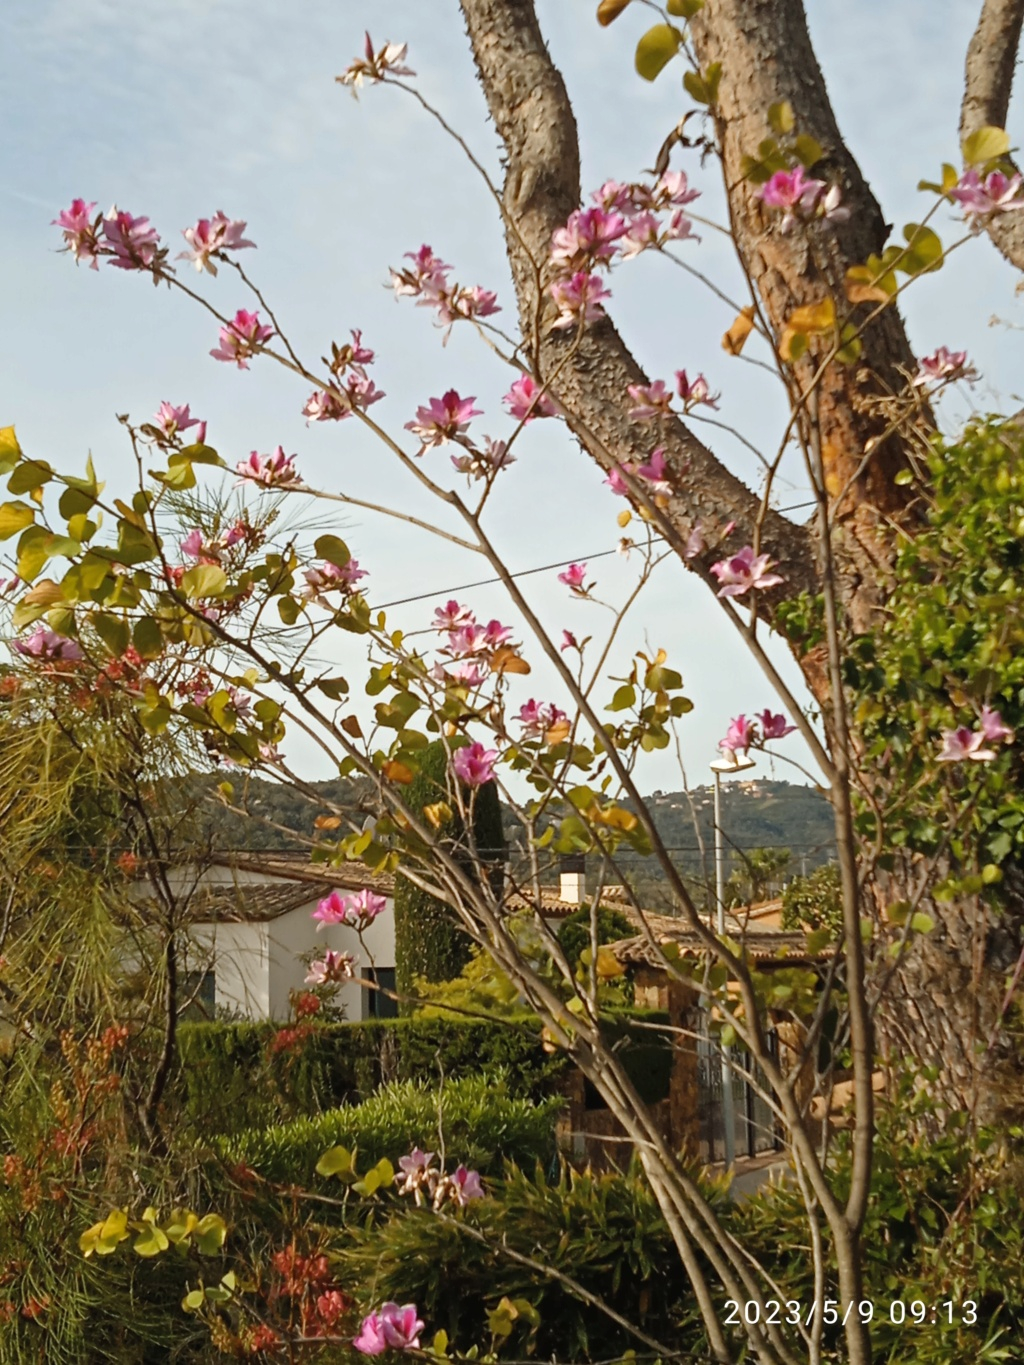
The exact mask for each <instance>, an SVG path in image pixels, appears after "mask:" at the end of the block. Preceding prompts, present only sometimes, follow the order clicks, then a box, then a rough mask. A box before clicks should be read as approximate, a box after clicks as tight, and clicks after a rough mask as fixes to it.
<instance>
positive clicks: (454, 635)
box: [448, 621, 487, 658]
mask: <svg viewBox="0 0 1024 1365" xmlns="http://www.w3.org/2000/svg"><path fill="white" fill-rule="evenodd" d="M486 649H487V632H486V630H485V629H484V627H483V626H480V625H478V624H477V623H476V622H475V621H468V622H467V623H466V624H465V625H462V626H457V627H456V628H455V630H453V631H452V632H451V634H450V635H449V636H448V652H449V654H451V655H452V656H453V657H454V658H464V657H465V656H466V655H471V654H482V653H483V652H484V651H485V650H486Z"/></svg>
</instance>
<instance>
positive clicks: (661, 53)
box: [635, 24, 679, 81]
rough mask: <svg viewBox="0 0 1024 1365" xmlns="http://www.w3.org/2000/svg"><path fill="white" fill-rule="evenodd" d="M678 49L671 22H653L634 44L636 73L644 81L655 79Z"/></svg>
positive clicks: (677, 40) (677, 41)
mask: <svg viewBox="0 0 1024 1365" xmlns="http://www.w3.org/2000/svg"><path fill="white" fill-rule="evenodd" d="M678 51H679V33H678V31H677V30H676V29H674V28H673V27H672V25H671V24H655V25H654V27H653V28H649V29H648V30H647V32H646V33H645V34H644V35H643V37H642V38H641V39H640V41H639V42H638V43H637V45H636V58H635V64H636V69H637V74H638V75H640V76H642V77H643V78H644V80H645V81H653V80H657V78H658V76H660V75H661V73H662V71H664V69H665V67H666V66H667V65H668V64H669V62H670V61H671V60H672V58H673V57H674V56H675V55H676V53H677V52H678Z"/></svg>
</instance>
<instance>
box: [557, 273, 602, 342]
mask: <svg viewBox="0 0 1024 1365" xmlns="http://www.w3.org/2000/svg"><path fill="white" fill-rule="evenodd" d="M551 297H552V298H553V299H554V301H555V303H556V304H557V305H558V318H557V320H556V321H555V322H554V323H553V324H552V326H553V327H554V329H555V330H556V331H557V330H561V329H564V328H566V327H576V326H578V325H579V324H581V323H582V324H583V325H586V324H587V323H588V322H597V320H598V319H599V318H603V317H604V315H605V314H604V306H603V303H602V300H604V299H608V298H611V293H610V291H609V290H607V289H606V288H605V287H604V285H603V284H602V283H601V280H600V277H599V276H597V275H589V274H587V272H586V271H585V270H577V272H576V273H575V275H572V276H571V277H570V278H569V279H567V280H556V281H555V283H554V284H553V285H552V286H551Z"/></svg>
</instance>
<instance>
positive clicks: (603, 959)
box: [596, 945, 626, 981]
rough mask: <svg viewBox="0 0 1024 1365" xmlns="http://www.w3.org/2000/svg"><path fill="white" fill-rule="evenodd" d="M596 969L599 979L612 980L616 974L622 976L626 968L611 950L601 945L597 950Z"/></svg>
mask: <svg viewBox="0 0 1024 1365" xmlns="http://www.w3.org/2000/svg"><path fill="white" fill-rule="evenodd" d="M596 971H597V976H598V979H599V980H601V981H613V980H614V979H615V978H616V977H617V976H623V975H624V974H625V971H626V969H625V967H623V965H622V963H621V962H620V961H619V959H618V958H617V957H616V956H615V954H614V953H613V952H612V950H611V949H610V948H606V947H604V946H603V945H602V947H600V948H598V950H597V964H596Z"/></svg>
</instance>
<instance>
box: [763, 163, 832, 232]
mask: <svg viewBox="0 0 1024 1365" xmlns="http://www.w3.org/2000/svg"><path fill="white" fill-rule="evenodd" d="M757 193H758V195H759V196H760V198H761V200H762V202H763V203H765V204H767V206H768V207H769V208H774V209H782V210H783V215H782V222H781V223H780V224H779V230H780V231H781V232H789V231H790V230H791V229H792V228H793V226H794V225H795V224H796V222H797V220H798V219H802V220H804V221H807V220H809V219H811V218H825V219H827V220H829V221H830V222H833V223H841V222H845V221H846V219H848V218H849V216H850V210H849V209H847V208H844V207H843V206H842V204H841V194H840V190H839V186H838V185H831V186H830V185H826V183H825V181H824V180H814V179H810V178H808V176H807V174H806V172H805V171H804V168H803V166H795V167H794V168H793V170H791V171H776V172H775V174H774V175H773V176H772V177H771V179H769V180H768V181H767V182H766V183H765V184H764V185H762V186H761V188H760V189H759V190H758V192H757Z"/></svg>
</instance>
